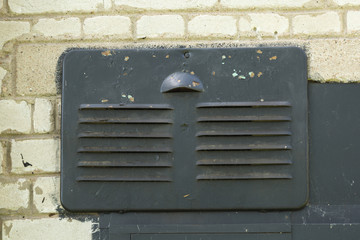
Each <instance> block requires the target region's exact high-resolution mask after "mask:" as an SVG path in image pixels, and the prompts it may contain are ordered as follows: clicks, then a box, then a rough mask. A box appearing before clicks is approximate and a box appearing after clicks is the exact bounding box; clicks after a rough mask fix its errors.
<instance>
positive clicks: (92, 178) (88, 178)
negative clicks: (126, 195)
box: [76, 176, 171, 182]
mask: <svg viewBox="0 0 360 240" xmlns="http://www.w3.org/2000/svg"><path fill="white" fill-rule="evenodd" d="M76 181H77V182H171V179H170V178H153V177H148V178H147V177H141V178H140V177H106V176H105V177H104V176H83V177H77V178H76Z"/></svg>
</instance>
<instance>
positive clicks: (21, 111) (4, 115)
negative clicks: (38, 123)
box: [0, 100, 31, 133]
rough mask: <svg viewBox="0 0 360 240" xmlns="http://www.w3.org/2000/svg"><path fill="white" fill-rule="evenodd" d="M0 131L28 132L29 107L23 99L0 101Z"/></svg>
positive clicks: (29, 122) (29, 121)
mask: <svg viewBox="0 0 360 240" xmlns="http://www.w3.org/2000/svg"><path fill="white" fill-rule="evenodd" d="M0 113H1V114H0V133H2V132H18V133H30V131H31V107H30V105H29V104H27V103H26V102H25V101H20V102H16V101H14V100H1V101H0Z"/></svg>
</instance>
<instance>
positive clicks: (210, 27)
mask: <svg viewBox="0 0 360 240" xmlns="http://www.w3.org/2000/svg"><path fill="white" fill-rule="evenodd" d="M188 30H189V34H190V35H192V36H203V37H209V36H210V37H211V36H213V37H214V36H218V37H232V36H235V35H236V33H237V29H236V19H235V18H234V17H232V16H210V15H201V16H197V17H194V18H193V19H191V20H190V22H189V24H188Z"/></svg>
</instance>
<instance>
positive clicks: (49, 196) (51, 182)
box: [33, 177, 61, 213]
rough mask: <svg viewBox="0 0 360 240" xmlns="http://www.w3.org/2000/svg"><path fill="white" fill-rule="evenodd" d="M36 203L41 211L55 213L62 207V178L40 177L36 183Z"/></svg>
mask: <svg viewBox="0 0 360 240" xmlns="http://www.w3.org/2000/svg"><path fill="white" fill-rule="evenodd" d="M33 190H34V205H35V207H36V209H37V210H38V211H39V212H41V213H55V212H57V209H58V208H60V206H61V204H60V178H59V177H40V178H38V179H37V180H36V181H35V183H34V188H33Z"/></svg>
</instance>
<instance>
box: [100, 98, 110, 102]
mask: <svg viewBox="0 0 360 240" xmlns="http://www.w3.org/2000/svg"><path fill="white" fill-rule="evenodd" d="M108 101H109V100H108V99H101V102H102V103H106V102H108Z"/></svg>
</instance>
